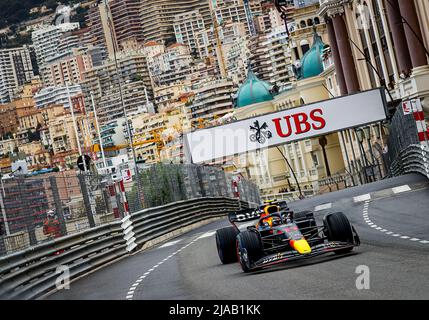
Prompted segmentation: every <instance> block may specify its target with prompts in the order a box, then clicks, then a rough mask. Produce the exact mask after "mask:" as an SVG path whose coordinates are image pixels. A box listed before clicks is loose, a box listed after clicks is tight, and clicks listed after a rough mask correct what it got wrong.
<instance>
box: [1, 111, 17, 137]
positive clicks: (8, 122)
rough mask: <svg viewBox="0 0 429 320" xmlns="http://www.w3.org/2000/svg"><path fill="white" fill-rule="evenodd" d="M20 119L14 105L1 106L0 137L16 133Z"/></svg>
mask: <svg viewBox="0 0 429 320" xmlns="http://www.w3.org/2000/svg"><path fill="white" fill-rule="evenodd" d="M17 126H18V117H17V115H16V108H15V106H14V105H13V104H11V103H8V104H0V136H1V137H3V136H4V135H7V134H11V133H13V132H15V131H16V128H17Z"/></svg>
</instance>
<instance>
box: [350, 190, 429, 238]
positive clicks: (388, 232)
mask: <svg viewBox="0 0 429 320" xmlns="http://www.w3.org/2000/svg"><path fill="white" fill-rule="evenodd" d="M406 187H408V186H401V187H398V190H397V192H395V191H394V192H395V193H400V192H405V191H409V190H408V188H409V187H408V188H406ZM393 189H395V188H393ZM401 190H403V191H401ZM410 190H411V189H410ZM355 202H356V201H355ZM369 203H370V200H365V204H364V209H363V210H362V217H363V219H364V221H365V222H366V224H367V225H368V226H369V227H371V228H373V229H374V230H378V231H380V232H383V233H385V234H386V235H389V236H392V237H395V238H400V239H404V240H409V241H413V242H417V241H418V242H419V243H422V244H429V241H428V240H420V239H419V238H413V237H409V236H403V235H401V234H399V233H394V232H393V231H389V230H387V229H383V228H382V227H379V226H377V225H376V224H375V223H374V222H372V221H371V220H370V219H369V216H368V215H369V213H368V207H369Z"/></svg>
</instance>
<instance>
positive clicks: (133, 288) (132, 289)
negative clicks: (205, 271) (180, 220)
mask: <svg viewBox="0 0 429 320" xmlns="http://www.w3.org/2000/svg"><path fill="white" fill-rule="evenodd" d="M208 233H209V232H207V233H206V234H204V235H206V236H205V237H209V236H211V235H213V234H215V231H214V232H211V234H209V235H207V234H208ZM201 238H202V236H201V237H198V238H195V239H194V240H192V241H191V242H189V243H188V244H187V245H185V246H183V247H181V248H180V249H178V250H176V251H175V252H173V253H172V254H170V255H169V256H168V257H167V258H165V259H163V260H162V261H160V262H158V263H157V264H155V265H154V266H153V267H152V268H150V269H149V270H148V271H146V272H145V273H143V275H142V276H140V277H139V279H138V280H137V281H136V282H135V283H134V284H133V285H132V286H131V287H130V288H129V289H128V292H127V294H126V296H125V299H127V300H133V298H134V292H135V291H136V289H137V287H138V286H139V285H140V284H141V282H142V281H143V279H144V278H146V277H147V276H149V275H150V273H151V272H153V271H154V270H155V269H156V268H158V267H159V266H160V265H161V264H163V263H164V262H166V261H167V260H169V259H171V258H172V257H173V256H175V255H176V254H177V253H179V252H180V251H182V250H184V249H186V248H187V247H189V246H190V245H192V244H193V243H195V241H197V240H198V239H201ZM179 241H181V240H178V241H175V242H176V243H177V242H179ZM172 242H174V241H172Z"/></svg>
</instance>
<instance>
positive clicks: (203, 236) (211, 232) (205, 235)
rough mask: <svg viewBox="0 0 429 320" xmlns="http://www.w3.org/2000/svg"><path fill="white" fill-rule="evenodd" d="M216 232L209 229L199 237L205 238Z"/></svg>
mask: <svg viewBox="0 0 429 320" xmlns="http://www.w3.org/2000/svg"><path fill="white" fill-rule="evenodd" d="M215 233H216V231H209V232H206V233H204V234H203V235H201V236H199V237H198V238H197V239H203V238H208V237H211V236H213V235H214V234H215Z"/></svg>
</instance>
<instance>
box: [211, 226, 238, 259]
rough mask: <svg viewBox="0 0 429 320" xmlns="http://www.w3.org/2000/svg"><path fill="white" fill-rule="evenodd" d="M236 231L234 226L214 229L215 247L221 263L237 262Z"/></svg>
mask: <svg viewBox="0 0 429 320" xmlns="http://www.w3.org/2000/svg"><path fill="white" fill-rule="evenodd" d="M237 234H238V231H237V230H236V229H235V228H234V227H227V228H222V229H219V230H216V247H217V253H218V255H219V259H220V261H221V262H222V263H223V264H228V263H233V262H237V254H236V250H235V241H236V238H237Z"/></svg>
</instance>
